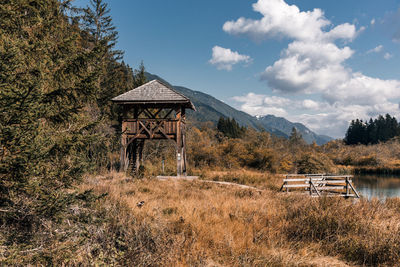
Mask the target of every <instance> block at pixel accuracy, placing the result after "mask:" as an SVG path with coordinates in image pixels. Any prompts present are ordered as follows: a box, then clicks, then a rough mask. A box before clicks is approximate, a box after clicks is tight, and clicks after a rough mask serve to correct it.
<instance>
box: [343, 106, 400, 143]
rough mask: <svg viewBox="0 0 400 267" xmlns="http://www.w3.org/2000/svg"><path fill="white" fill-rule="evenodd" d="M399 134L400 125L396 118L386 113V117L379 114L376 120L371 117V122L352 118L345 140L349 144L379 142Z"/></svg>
mask: <svg viewBox="0 0 400 267" xmlns="http://www.w3.org/2000/svg"><path fill="white" fill-rule="evenodd" d="M399 135H400V125H399V123H398V122H397V120H396V118H395V117H391V116H390V115H389V114H386V116H385V117H383V116H382V115H379V116H378V118H377V119H375V120H372V118H371V119H370V120H369V122H363V121H362V120H359V119H356V120H352V121H351V123H350V126H349V128H348V129H347V132H346V137H345V139H344V141H345V143H346V144H347V145H357V144H364V145H367V144H377V143H379V142H386V141H388V140H390V139H391V138H393V137H395V136H399Z"/></svg>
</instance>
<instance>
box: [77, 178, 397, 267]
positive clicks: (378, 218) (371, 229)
mask: <svg viewBox="0 0 400 267" xmlns="http://www.w3.org/2000/svg"><path fill="white" fill-rule="evenodd" d="M201 179H207V180H216V181H228V182H236V183H240V184H247V185H251V186H254V187H256V188H258V190H256V189H248V188H246V189H243V188H240V187H237V186H232V185H220V184H213V183H210V182H204V181H201V180H198V181H185V180H179V181H178V180H168V181H160V180H156V179H146V178H144V179H140V180H134V179H132V178H127V177H125V175H123V174H121V173H109V174H106V175H103V176H96V177H88V178H87V180H86V182H85V183H84V185H82V186H81V189H82V190H86V189H93V190H94V192H96V193H98V194H102V193H107V194H108V196H107V197H106V202H107V203H108V207H109V208H108V210H107V212H108V213H109V214H114V218H113V220H112V223H111V225H114V226H113V227H110V226H108V230H107V236H108V238H111V240H109V242H111V241H112V242H115V241H114V240H113V239H112V237H114V238H115V237H116V236H117V237H118V239H119V240H120V241H119V242H121V243H122V244H124V245H123V246H122V247H121V248H120V251H119V254H118V256H115V261H116V262H118V263H120V264H121V263H123V264H135V265H143V266H144V265H160V264H161V265H175V266H354V265H381V266H385V265H387V266H392V265H394V264H396V263H398V262H399V260H400V224H399V223H398V222H399V221H400V200H398V199H391V200H387V201H386V202H379V201H378V200H372V201H366V200H363V199H361V200H359V201H353V200H346V199H342V198H329V199H328V198H309V197H307V196H304V195H300V194H285V193H280V192H278V189H279V186H280V181H281V177H280V176H277V175H271V174H262V173H259V172H252V171H236V172H215V171H214V172H211V171H210V172H205V173H204V175H202V177H201ZM141 201H143V205H142V206H140V205H139V206H138V203H139V202H141ZM102 206H104V203H103V204H102ZM113 231H114V232H113ZM103 235H105V233H103ZM102 242H104V241H102ZM86 252H88V251H87V250H86ZM113 255H115V254H113ZM105 262H106V263H107V260H106V261H105Z"/></svg>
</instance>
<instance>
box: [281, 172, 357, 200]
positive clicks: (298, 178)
mask: <svg viewBox="0 0 400 267" xmlns="http://www.w3.org/2000/svg"><path fill="white" fill-rule="evenodd" d="M352 178H353V176H352V175H326V174H287V175H285V178H284V179H283V185H282V187H281V189H280V190H281V191H283V190H286V192H289V190H290V189H301V190H305V191H308V193H309V194H310V196H313V197H320V196H342V197H346V198H347V197H356V198H359V197H360V195H359V194H358V192H357V190H356V189H355V188H354V186H353V184H352V183H353V181H352Z"/></svg>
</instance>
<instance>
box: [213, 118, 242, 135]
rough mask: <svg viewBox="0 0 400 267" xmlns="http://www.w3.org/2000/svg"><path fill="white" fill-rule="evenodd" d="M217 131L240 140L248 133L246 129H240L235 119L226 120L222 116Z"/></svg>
mask: <svg viewBox="0 0 400 267" xmlns="http://www.w3.org/2000/svg"><path fill="white" fill-rule="evenodd" d="M217 129H218V131H220V132H222V133H223V134H224V135H225V136H227V137H229V138H240V137H242V136H243V134H244V133H245V131H246V127H240V125H239V123H237V122H236V120H235V119H234V118H232V119H229V118H227V119H225V118H224V117H222V116H221V117H220V118H219V120H218V123H217Z"/></svg>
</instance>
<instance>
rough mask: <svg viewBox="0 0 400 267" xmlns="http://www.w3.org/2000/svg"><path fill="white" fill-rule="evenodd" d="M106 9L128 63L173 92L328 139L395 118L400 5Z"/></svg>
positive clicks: (273, 3) (239, 2) (155, 3)
mask: <svg viewBox="0 0 400 267" xmlns="http://www.w3.org/2000/svg"><path fill="white" fill-rule="evenodd" d="M87 2H88V1H84V0H79V1H76V2H75V3H76V4H77V5H86V4H87ZM105 2H107V3H108V5H109V8H110V9H111V15H112V17H113V22H114V24H115V26H116V27H117V30H118V32H119V42H118V48H119V49H122V50H124V51H125V56H124V61H125V62H127V63H128V64H130V65H131V66H132V67H136V66H137V65H138V64H139V63H140V61H141V60H143V61H144V64H145V67H146V68H147V70H148V71H149V72H151V73H154V74H157V75H159V76H161V77H163V78H164V79H166V80H167V81H169V82H170V83H172V84H174V85H181V86H186V87H188V88H191V89H194V90H199V91H202V92H205V93H208V94H211V95H213V96H214V97H216V98H218V99H220V100H222V101H224V102H226V103H228V104H230V105H232V106H234V107H236V108H238V109H241V110H243V111H246V112H248V113H250V114H252V115H266V114H274V115H276V116H283V117H286V118H287V119H289V120H291V121H298V122H302V123H304V124H305V125H306V126H308V127H310V128H311V129H312V130H314V131H316V132H317V133H322V134H327V135H330V136H334V137H343V135H344V133H345V129H346V127H347V125H348V122H349V120H351V119H353V118H364V119H367V118H369V117H370V116H372V117H373V116H376V115H378V114H381V113H387V112H388V113H390V114H392V115H395V116H397V117H398V118H400V117H399V115H400V112H399V99H400V75H399V71H398V66H399V62H400V53H399V48H400V9H399V8H400V1H394V0H385V1H376V0H373V1H372V0H351V1H349V0H347V1H345V0H336V1H317V0H301V1H300V0H291V1H289V0H287V1H283V0H258V1H257V0H254V1H248V0H217V1H216V0H214V1H210V0H202V1H188V0H169V1H165V0H140V1H137V0H130V1H128V0H125V1H123V0H119V1H105ZM240 18H242V19H240Z"/></svg>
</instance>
